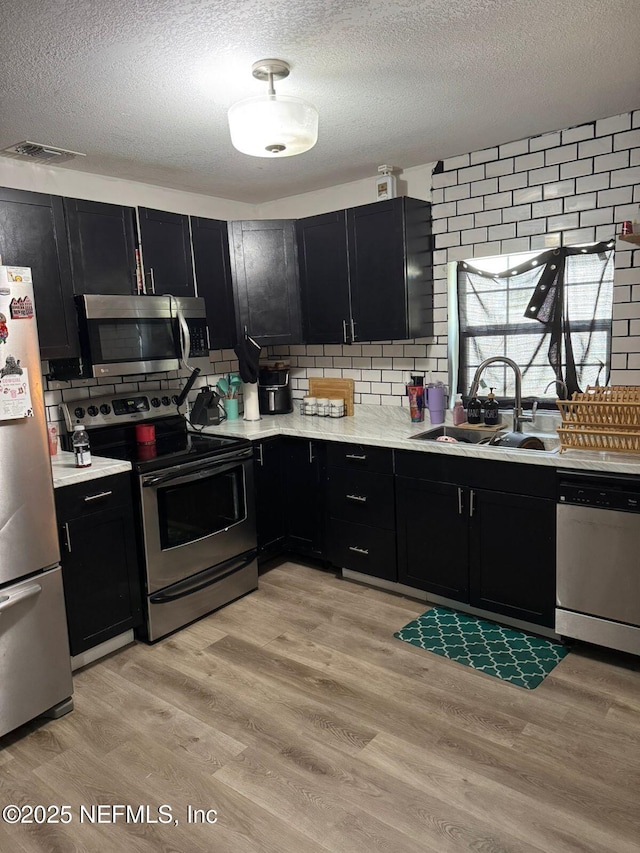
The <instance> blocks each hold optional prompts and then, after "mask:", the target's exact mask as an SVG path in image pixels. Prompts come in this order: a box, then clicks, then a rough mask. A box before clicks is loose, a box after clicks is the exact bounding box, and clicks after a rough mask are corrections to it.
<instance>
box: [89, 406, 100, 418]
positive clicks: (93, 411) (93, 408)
mask: <svg viewBox="0 0 640 853" xmlns="http://www.w3.org/2000/svg"><path fill="white" fill-rule="evenodd" d="M87 414H88V415H91V417H92V418H95V416H96V415H97V414H98V407H97V406H89V408H88V409H87Z"/></svg>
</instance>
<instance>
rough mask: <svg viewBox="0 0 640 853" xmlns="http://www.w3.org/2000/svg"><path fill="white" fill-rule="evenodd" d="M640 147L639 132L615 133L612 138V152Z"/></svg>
mask: <svg viewBox="0 0 640 853" xmlns="http://www.w3.org/2000/svg"><path fill="white" fill-rule="evenodd" d="M638 147H640V130H629V131H627V132H626V133H616V135H615V136H614V137H613V150H614V151H620V150H622V149H623V148H638Z"/></svg>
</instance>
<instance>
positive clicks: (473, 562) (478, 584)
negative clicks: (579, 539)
mask: <svg viewBox="0 0 640 853" xmlns="http://www.w3.org/2000/svg"><path fill="white" fill-rule="evenodd" d="M461 463H462V464H461ZM397 470H398V475H399V476H398V477H397V495H398V563H399V566H398V579H399V580H400V582H401V583H404V584H406V585H408V586H412V587H415V588H418V589H423V590H426V591H427V592H430V593H432V594H434V595H438V596H442V597H444V598H447V599H452V600H453V601H459V602H462V603H466V604H470V605H471V606H472V607H476V608H479V609H482V610H486V611H490V612H491V613H497V614H502V615H504V616H509V617H511V618H513V619H519V620H521V621H523V622H528V623H531V624H536V625H543V626H546V627H553V624H554V608H555V500H554V491H555V478H554V476H553V473H552V471H545V470H544V469H543V471H542V472H541V471H540V470H539V469H536V468H535V467H534V466H524V465H517V464H512V463H508V464H504V463H491V462H482V461H480V460H471V459H468V460H452V459H449V460H446V459H445V460H443V459H442V458H438V457H436V458H435V459H434V460H432V461H431V464H429V463H427V464H425V459H424V457H422V456H420V457H419V458H416V454H412V453H402V452H401V453H398V454H397ZM407 475H409V476H407ZM484 484H491V486H492V488H491V489H486V488H483V485H484Z"/></svg>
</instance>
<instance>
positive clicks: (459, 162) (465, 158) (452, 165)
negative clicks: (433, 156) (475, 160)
mask: <svg viewBox="0 0 640 853" xmlns="http://www.w3.org/2000/svg"><path fill="white" fill-rule="evenodd" d="M468 165H469V154H459V155H458V156H457V157H448V158H447V159H446V160H445V161H444V170H445V172H448V171H450V170H451V169H464V167H465V166H468Z"/></svg>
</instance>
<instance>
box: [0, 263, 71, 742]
mask: <svg viewBox="0 0 640 853" xmlns="http://www.w3.org/2000/svg"><path fill="white" fill-rule="evenodd" d="M35 308H37V306H35V307H34V298H33V286H32V282H31V271H30V269H28V268H26V267H8V266H0V736H1V735H4V734H6V733H7V732H9V731H11V730H12V729H15V728H16V727H17V726H20V725H22V724H23V723H26V722H27V721H28V720H31V719H33V718H34V717H38V716H40V715H41V714H47V715H48V716H51V717H57V716H61V715H62V714H64V713H66V712H67V711H70V710H71V708H72V707H73V702H72V700H71V694H72V692H73V687H72V681H71V662H70V657H69V642H68V638H67V621H66V614H65V606H64V595H63V587H62V572H61V569H60V552H59V549H58V536H57V530H56V515H55V504H54V499H53V483H52V477H51V463H50V459H49V446H48V440H47V424H46V416H45V406H44V396H43V390H42V376H41V372H40V354H39V347H38V332H37V327H36V317H35Z"/></svg>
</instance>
